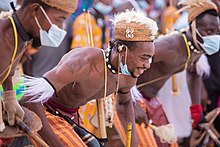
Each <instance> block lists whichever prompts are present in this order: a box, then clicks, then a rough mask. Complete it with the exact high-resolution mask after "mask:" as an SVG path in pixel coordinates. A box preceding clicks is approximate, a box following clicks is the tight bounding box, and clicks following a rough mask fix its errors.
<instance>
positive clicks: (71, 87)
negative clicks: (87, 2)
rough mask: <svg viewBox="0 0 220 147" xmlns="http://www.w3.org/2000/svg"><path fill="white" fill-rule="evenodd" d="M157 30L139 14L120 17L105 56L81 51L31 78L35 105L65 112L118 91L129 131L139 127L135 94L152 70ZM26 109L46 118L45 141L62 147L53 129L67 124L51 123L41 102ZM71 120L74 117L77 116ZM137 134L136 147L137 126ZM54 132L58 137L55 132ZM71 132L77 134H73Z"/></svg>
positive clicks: (133, 143) (120, 111) (121, 114)
mask: <svg viewBox="0 0 220 147" xmlns="http://www.w3.org/2000/svg"><path fill="white" fill-rule="evenodd" d="M157 29H158V28H157V25H156V23H155V22H154V21H153V20H151V19H149V18H147V17H145V16H144V15H143V14H141V13H138V12H135V11H126V12H122V13H120V14H119V15H117V16H116V17H115V21H114V30H115V38H114V40H113V41H111V42H110V44H109V46H110V47H109V49H107V50H105V51H104V50H101V49H98V48H78V49H75V50H72V51H70V52H69V53H67V54H66V55H65V56H64V57H63V58H62V59H61V61H60V62H59V64H58V65H57V66H56V67H55V68H53V69H52V70H50V71H48V72H47V73H45V74H44V76H43V77H44V78H27V79H26V82H25V83H26V85H27V86H28V88H27V91H26V95H29V96H31V99H30V101H33V102H45V103H44V104H45V106H46V108H47V109H48V107H49V108H51V105H52V106H53V108H54V107H55V109H56V110H57V109H59V110H60V111H62V112H64V109H63V108H71V109H74V108H75V109H76V108H78V107H80V106H82V105H84V104H85V103H87V102H88V101H90V100H92V99H94V98H96V99H100V98H102V97H103V96H104V95H105V94H104V89H105V87H106V88H107V95H110V94H112V93H114V92H118V97H117V99H116V107H117V110H118V115H119V117H120V119H121V121H122V123H123V127H124V129H125V130H126V126H127V123H128V122H132V123H133V126H135V125H134V112H133V103H132V99H131V98H130V92H129V91H130V89H131V88H132V87H133V86H134V85H135V84H136V80H137V77H139V76H140V75H141V74H142V73H143V72H144V71H145V70H146V69H148V68H149V67H150V59H151V58H152V56H153V55H154V44H153V40H154V38H155V35H156V32H157ZM105 64H106V65H105ZM118 69H120V70H119V71H118ZM105 70H106V71H107V74H105ZM105 78H107V79H106V80H107V81H106V80H105ZM118 78H119V79H118ZM105 82H107V85H105ZM54 94H56V96H55V95H54ZM48 99H49V101H48ZM24 104H25V103H24ZM57 104H58V105H60V106H59V108H58V107H56V106H57ZM25 105H26V106H28V107H29V108H30V109H32V110H33V111H35V112H36V113H37V114H38V115H39V116H40V118H41V119H42V121H43V129H42V130H41V131H40V132H39V134H40V135H41V137H42V138H43V139H45V141H46V142H47V143H48V144H49V145H51V144H53V146H54V145H57V144H58V143H55V142H56V141H57V142H59V140H55V139H54V138H53V137H54V133H53V132H52V130H51V127H50V126H49V123H50V124H51V126H52V128H53V125H63V123H60V124H58V123H56V124H54V123H51V122H50V121H49V117H48V112H47V111H44V109H43V107H42V105H41V104H40V103H28V102H26V104H25ZM61 107H62V110H61ZM47 109H46V110H47ZM51 111H53V110H51ZM66 113H67V112H65V114H66ZM45 114H46V117H47V119H48V121H49V123H48V121H47V119H46V117H45ZM66 115H67V116H69V118H73V117H72V116H71V114H66ZM50 117H51V115H50ZM54 117H55V116H54ZM74 118H75V117H74ZM133 129H134V130H133V131H132V140H131V146H133V147H136V146H137V144H138V141H137V137H136V132H135V127H133ZM53 131H54V132H55V133H56V129H55V128H53ZM60 131H61V130H60ZM66 131H67V130H66ZM69 131H72V132H73V130H72V129H71V130H69ZM60 134H62V133H57V134H56V135H57V136H58V137H59V139H60V140H61V141H62V143H63V144H66V143H65V142H64V140H62V137H61V136H60ZM55 137H56V136H55Z"/></svg>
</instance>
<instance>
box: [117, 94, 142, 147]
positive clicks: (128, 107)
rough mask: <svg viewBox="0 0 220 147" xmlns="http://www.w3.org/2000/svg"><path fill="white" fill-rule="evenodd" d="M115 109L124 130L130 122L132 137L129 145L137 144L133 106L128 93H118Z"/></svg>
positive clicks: (134, 145) (133, 146)
mask: <svg viewBox="0 0 220 147" xmlns="http://www.w3.org/2000/svg"><path fill="white" fill-rule="evenodd" d="M116 109H117V113H118V117H119V119H120V121H121V123H122V126H123V128H124V130H125V131H126V130H127V124H128V123H129V122H131V123H132V137H131V146H132V147H136V146H138V139H137V134H136V127H135V117H134V107H133V102H132V99H131V98H130V93H127V94H121V93H118V97H117V98H116Z"/></svg>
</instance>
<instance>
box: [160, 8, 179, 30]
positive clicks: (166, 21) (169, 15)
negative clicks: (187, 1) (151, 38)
mask: <svg viewBox="0 0 220 147" xmlns="http://www.w3.org/2000/svg"><path fill="white" fill-rule="evenodd" d="M176 11H177V9H176V7H174V6H169V7H167V8H165V10H164V11H163V13H162V15H161V31H162V34H167V33H168V31H170V30H171V29H172V28H173V24H174V23H175V22H176V20H177V19H178V17H179V14H176V13H175V12H176Z"/></svg>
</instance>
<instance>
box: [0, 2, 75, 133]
mask: <svg viewBox="0 0 220 147" xmlns="http://www.w3.org/2000/svg"><path fill="white" fill-rule="evenodd" d="M76 7H77V0H66V1H65V2H61V1H59V0H53V1H52V0H49V1H48V0H23V3H22V5H21V8H20V9H19V10H17V11H16V12H14V13H13V15H12V17H9V18H8V19H2V20H0V42H1V47H0V48H1V53H0V58H1V63H0V69H1V70H0V73H1V75H0V82H1V83H0V84H2V86H3V88H4V93H3V95H2V97H3V99H2V101H3V107H4V108H3V109H4V110H5V111H6V112H7V115H8V123H9V125H11V126H12V125H14V122H15V116H17V117H18V118H20V119H23V117H24V112H23V110H22V109H21V107H20V105H19V104H18V102H17V101H16V97H15V95H16V94H15V91H13V90H12V76H13V75H14V71H15V67H16V65H17V64H18V62H19V60H20V58H21V56H22V54H23V53H24V51H25V50H24V46H25V45H26V43H27V41H33V46H34V47H38V46H40V45H47V46H54V47H57V46H59V44H60V43H61V42H62V40H63V38H64V36H65V34H66V32H65V31H64V30H62V29H60V28H61V27H62V24H63V22H64V20H65V19H66V18H67V16H68V15H69V14H70V13H72V12H74V11H75V9H76ZM14 11H15V10H14ZM52 24H54V25H52ZM56 25H57V26H59V27H60V28H58V27H57V26H56ZM48 31H49V32H48ZM47 32H48V33H47ZM16 35H17V36H16ZM16 40H17V41H16ZM0 125H1V126H0V128H1V130H3V129H4V124H0Z"/></svg>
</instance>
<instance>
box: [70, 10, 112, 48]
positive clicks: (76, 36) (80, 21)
mask: <svg viewBox="0 0 220 147" xmlns="http://www.w3.org/2000/svg"><path fill="white" fill-rule="evenodd" d="M88 17H89V15H88V13H82V14H80V15H79V16H78V17H77V18H76V20H75V21H74V23H73V41H72V45H71V47H72V48H77V47H85V46H91V43H89V40H88V34H89V31H88V29H87V28H89V27H86V26H89V20H88ZM90 19H91V29H92V36H93V38H92V39H93V42H94V47H97V48H102V29H101V27H99V26H98V24H97V21H98V20H97V21H96V19H95V17H94V16H93V15H92V14H90ZM86 22H87V23H86ZM105 22H107V23H106V24H107V25H106V30H105V37H106V39H105V43H104V46H103V48H104V49H105V48H107V45H108V42H109V38H110V30H109V25H108V21H107V18H105ZM90 42H91V41H90Z"/></svg>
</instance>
